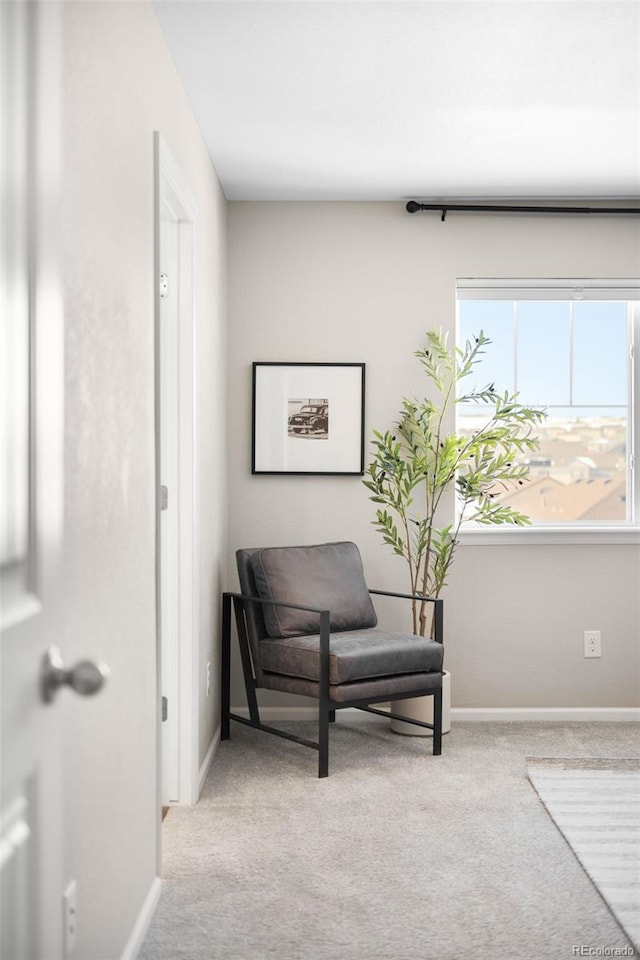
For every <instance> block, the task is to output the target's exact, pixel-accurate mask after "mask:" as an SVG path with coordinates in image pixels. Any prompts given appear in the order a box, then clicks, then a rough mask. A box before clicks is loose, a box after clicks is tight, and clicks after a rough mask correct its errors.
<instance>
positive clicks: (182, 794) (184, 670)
mask: <svg viewBox="0 0 640 960" xmlns="http://www.w3.org/2000/svg"><path fill="white" fill-rule="evenodd" d="M154 167H155V177H154V182H155V197H154V200H155V228H154V290H155V295H154V314H155V317H154V322H155V331H154V333H155V336H154V339H155V348H154V365H155V376H154V381H155V450H156V455H155V467H156V622H157V630H156V650H157V680H156V682H157V704H158V723H157V730H158V766H157V788H158V804H157V807H158V817H159V818H160V807H161V797H162V752H161V751H162V728H161V724H162V635H161V627H162V617H161V599H162V589H163V584H162V570H161V562H160V560H161V554H160V550H161V539H160V521H161V516H160V514H161V509H160V507H161V503H160V485H161V473H160V468H161V462H160V445H161V442H162V438H161V420H160V391H161V388H162V382H161V369H160V217H161V213H162V208H163V205H164V204H165V203H168V204H169V205H170V206H171V209H172V210H173V211H174V212H175V214H176V216H177V220H178V263H179V273H178V277H177V286H178V294H179V295H178V364H179V367H178V377H179V398H178V404H179V410H178V424H179V442H178V451H177V455H178V465H179V490H178V496H177V509H178V515H179V519H178V527H179V534H178V537H179V569H180V573H179V578H178V579H179V582H178V584H176V585H174V587H175V588H176V589H177V591H178V597H177V602H178V610H179V617H178V619H179V634H180V635H179V638H178V644H179V654H178V659H179V669H180V679H179V691H180V693H179V700H180V702H179V710H178V725H179V734H178V744H179V795H178V798H177V801H176V802H177V803H179V804H194V803H196V802H197V800H198V796H199V715H198V700H199V698H198V689H199V635H200V632H199V614H198V580H197V575H196V571H197V565H198V564H197V557H198V546H199V544H198V535H197V523H196V496H195V469H194V453H195V439H196V427H195V347H196V342H195V312H194V305H195V301H194V273H195V270H194V265H195V243H194V233H195V219H196V205H195V202H194V199H193V195H192V192H191V190H190V189H189V186H188V183H187V182H186V180H185V178H184V177H183V175H182V173H181V172H180V170H179V168H178V166H177V164H176V163H175V161H174V159H173V156H172V155H171V152H170V151H169V148H168V147H167V144H166V142H165V141H164V139H163V138H162V136H161V134H160V133H159V132H158V131H156V132H155V133H154ZM170 495H171V493H170ZM170 709H171V706H170ZM159 823H160V819H159Z"/></svg>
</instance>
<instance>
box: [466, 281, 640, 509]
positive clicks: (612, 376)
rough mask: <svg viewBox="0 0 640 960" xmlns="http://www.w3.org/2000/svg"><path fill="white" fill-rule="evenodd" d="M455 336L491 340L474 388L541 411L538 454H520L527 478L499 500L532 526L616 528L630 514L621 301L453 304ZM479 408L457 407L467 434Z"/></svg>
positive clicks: (625, 329) (626, 333)
mask: <svg viewBox="0 0 640 960" xmlns="http://www.w3.org/2000/svg"><path fill="white" fill-rule="evenodd" d="M458 307H459V311H458V337H459V341H460V342H464V341H465V340H466V339H469V338H471V337H473V336H474V335H476V334H477V333H478V331H479V330H482V331H483V332H484V333H485V334H486V335H487V336H488V337H490V339H491V341H492V343H491V344H490V345H488V346H487V348H486V354H485V356H484V357H483V359H482V361H481V363H480V365H479V366H478V367H477V368H476V369H477V374H476V376H477V379H478V381H480V382H481V383H482V384H484V383H494V384H495V389H496V390H497V391H499V392H502V393H504V391H505V390H509V391H517V392H518V393H519V400H520V402H522V403H526V404H529V405H537V406H541V407H544V408H545V409H546V411H547V415H548V416H547V420H546V421H545V422H543V423H542V425H541V426H540V427H538V428H536V429H537V430H538V433H539V438H540V449H539V450H538V451H537V452H536V453H535V454H533V455H531V454H528V455H527V456H523V457H522V462H524V463H527V464H528V466H529V478H528V480H527V481H526V482H525V483H524V484H523V485H522V486H521V487H518V488H517V489H516V490H509V491H504V490H497V491H496V493H497V494H498V496H499V498H500V499H501V500H502V501H503V502H504V503H507V504H509V505H511V506H513V507H514V508H516V509H518V510H519V511H521V512H522V513H525V514H527V515H528V516H529V517H530V518H531V519H532V521H533V522H534V523H536V522H537V523H547V524H549V523H551V524H554V523H555V524H567V523H571V524H574V523H577V524H580V523H584V524H589V523H621V522H625V521H627V520H629V519H631V516H630V510H629V502H628V501H629V489H628V485H629V452H630V451H629V440H630V429H629V427H630V423H629V417H630V402H629V397H630V390H629V377H630V369H629V368H630V363H629V356H630V352H629V346H630V336H631V332H630V331H631V324H630V321H629V319H628V304H627V302H626V301H621V300H617V301H615V300H613V301H604V300H597V301H594V300H588V299H587V294H586V291H585V299H583V300H574V299H571V300H566V299H565V300H544V299H536V300H515V299H512V300H488V299H481V300H474V299H461V300H460V301H459V304H458ZM485 420H486V410H485V411H483V410H481V409H479V408H474V407H471V406H467V405H460V406H459V407H458V425H457V426H458V430H459V431H460V432H461V433H463V434H470V433H471V432H472V431H473V430H474V429H475V428H477V427H478V426H479V425H481V424H482V423H483V422H484V421H485Z"/></svg>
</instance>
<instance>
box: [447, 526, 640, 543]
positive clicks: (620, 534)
mask: <svg viewBox="0 0 640 960" xmlns="http://www.w3.org/2000/svg"><path fill="white" fill-rule="evenodd" d="M458 540H459V542H460V544H462V545H465V546H483V547H485V546H498V545H501V546H504V545H505V544H509V545H510V546H516V545H524V544H535V543H538V544H551V543H578V544H584V543H628V544H629V543H631V544H633V543H640V527H637V526H633V527H630V526H624V527H613V526H612V527H595V526H594V527H581V528H576V527H551V526H549V527H504V526H501V527H495V528H493V529H492V528H490V527H479V526H478V527H470V526H468V527H466V528H465V529H463V530H461V531H460V533H459V534H458Z"/></svg>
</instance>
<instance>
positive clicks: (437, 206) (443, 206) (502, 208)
mask: <svg viewBox="0 0 640 960" xmlns="http://www.w3.org/2000/svg"><path fill="white" fill-rule="evenodd" d="M406 210H407V213H418V211H419V210H440V211H441V213H442V216H441V218H440V219H441V220H442V221H444V219H445V217H446V216H447V214H448V213H449V211H450V210H467V211H474V210H480V211H483V212H491V213H593V214H597V213H604V214H618V213H622V214H631V215H634V214H635V215H636V216H638V215H639V214H640V207H523V206H513V205H511V204H494V203H469V204H466V203H418V202H417V201H416V200H409V202H408V203H407V207H406Z"/></svg>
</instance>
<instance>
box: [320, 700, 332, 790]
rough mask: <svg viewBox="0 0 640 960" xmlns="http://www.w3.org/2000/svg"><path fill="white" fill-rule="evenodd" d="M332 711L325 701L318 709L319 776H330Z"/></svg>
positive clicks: (321, 701)
mask: <svg viewBox="0 0 640 960" xmlns="http://www.w3.org/2000/svg"><path fill="white" fill-rule="evenodd" d="M330 714H331V711H330V710H329V708H328V705H327V704H326V703H325V702H324V700H323V699H321V700H320V706H319V709H318V776H319V777H328V776H329V716H330Z"/></svg>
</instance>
